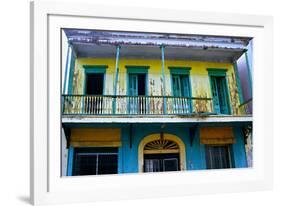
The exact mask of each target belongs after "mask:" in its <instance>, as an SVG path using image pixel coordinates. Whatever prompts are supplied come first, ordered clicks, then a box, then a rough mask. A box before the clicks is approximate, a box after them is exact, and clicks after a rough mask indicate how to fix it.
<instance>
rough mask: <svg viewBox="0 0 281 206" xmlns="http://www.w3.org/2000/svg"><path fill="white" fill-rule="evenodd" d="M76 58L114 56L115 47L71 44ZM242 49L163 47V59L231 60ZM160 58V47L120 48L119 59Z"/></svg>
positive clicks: (125, 46) (129, 46) (237, 55)
mask: <svg viewBox="0 0 281 206" xmlns="http://www.w3.org/2000/svg"><path fill="white" fill-rule="evenodd" d="M73 47H74V50H75V53H76V55H77V57H78V58H115V56H116V47H115V46H112V45H93V44H85V43H83V44H81V43H74V44H73ZM244 51H245V50H244V49H231V50H229V49H217V48H216V49H215V48H207V49H202V48H186V47H171V46H166V47H165V59H169V60H193V61H211V62H231V63H232V62H233V61H235V60H237V59H238V58H239V57H240V56H241V55H242V54H243V53H244ZM122 58H127V59H161V49H160V47H155V46H154V47H153V46H143V45H138V46H134V45H123V46H121V49H120V59H122Z"/></svg>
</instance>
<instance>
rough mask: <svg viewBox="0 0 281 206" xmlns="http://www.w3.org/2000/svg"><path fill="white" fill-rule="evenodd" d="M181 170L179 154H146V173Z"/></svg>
mask: <svg viewBox="0 0 281 206" xmlns="http://www.w3.org/2000/svg"><path fill="white" fill-rule="evenodd" d="M178 170H179V154H145V155H144V172H163V171H178Z"/></svg>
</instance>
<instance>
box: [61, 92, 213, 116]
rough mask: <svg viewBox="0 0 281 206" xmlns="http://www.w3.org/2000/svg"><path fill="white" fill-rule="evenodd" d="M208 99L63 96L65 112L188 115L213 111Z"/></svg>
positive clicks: (69, 113) (72, 113)
mask: <svg viewBox="0 0 281 206" xmlns="http://www.w3.org/2000/svg"><path fill="white" fill-rule="evenodd" d="M211 100H212V99H211V98H199V97H198V98H196V97H174V96H127V95H62V114H64V115H165V114H167V115H187V114H195V113H212V101H211Z"/></svg>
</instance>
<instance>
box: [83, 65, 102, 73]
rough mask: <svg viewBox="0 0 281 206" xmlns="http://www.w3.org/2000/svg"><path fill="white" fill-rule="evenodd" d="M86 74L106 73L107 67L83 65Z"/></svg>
mask: <svg viewBox="0 0 281 206" xmlns="http://www.w3.org/2000/svg"><path fill="white" fill-rule="evenodd" d="M83 68H84V69H85V73H105V72H106V69H107V68H108V66H107V65H83Z"/></svg>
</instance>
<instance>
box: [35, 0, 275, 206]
mask: <svg viewBox="0 0 281 206" xmlns="http://www.w3.org/2000/svg"><path fill="white" fill-rule="evenodd" d="M78 8H79V9H78ZM30 11H31V16H30V17H31V18H30V20H31V32H30V33H31V36H30V38H31V46H30V47H31V55H30V62H31V84H30V85H31V88H30V90H31V96H30V98H31V101H30V102H31V104H30V107H31V110H30V111H31V114H30V119H31V128H30V133H31V141H30V144H31V152H30V153H31V155H30V160H31V167H30V175H31V176H30V177H31V178H30V179H31V182H30V189H31V191H30V194H31V201H32V203H33V204H34V205H39V204H47V203H68V202H89V201H101V200H112V199H115V200H117V199H134V198H144V197H165V196H179V195H188V194H198V193H200V194H210V193H217V192H242V191H252V190H266V189H271V188H272V185H273V171H272V168H273V165H272V164H273V162H272V159H273V158H272V157H273V155H272V149H273V142H272V141H273V128H272V125H273V120H272V119H273V118H272V115H273V109H272V108H273V106H272V102H273V92H272V91H273V86H272V79H273V74H272V73H273V61H272V56H273V55H272V50H273V49H272V48H273V42H272V39H273V37H272V35H273V34H272V30H273V28H272V27H273V26H272V25H273V20H272V17H268V16H255V15H241V14H239V15H238V14H226V13H225V14H223V13H211V12H194V11H186V12H184V13H179V11H176V10H165V9H140V8H129V7H128V8H124V7H108V6H101V5H94V4H91V2H90V1H89V3H85V2H83V3H73V2H71V3H68V2H57V1H56V2H51V1H36V2H32V3H31V10H30ZM121 11H122V12H121ZM144 13H145V14H146V15H145V16H143V14H144ZM93 14H94V15H93ZM50 16H61V17H63V16H71V17H77V18H78V17H79V18H83V17H87V18H88V17H89V18H98V19H107V20H114V19H115V20H137V21H155V22H167V23H192V24H208V25H222V26H223V25H225V26H239V27H245V28H251V27H257V28H261V29H262V30H263V35H262V37H263V40H262V42H261V43H262V48H263V49H264V51H266V52H263V53H262V54H263V56H262V59H263V62H264V63H265V62H266V75H264V76H263V78H264V79H263V82H260V83H262V87H264V88H263V90H262V92H260V93H261V94H259V98H264V99H267V101H264V102H261V103H260V107H259V109H260V110H259V111H256V112H259V113H262V115H263V117H264V119H263V120H261V119H259V122H260V123H262V124H261V125H259V127H260V126H261V127H263V129H264V130H265V129H266V130H267V133H266V134H267V136H266V141H262V142H263V143H264V147H263V148H262V152H261V153H262V155H261V156H260V157H259V159H260V160H259V161H260V162H261V163H262V164H261V165H262V166H261V167H259V168H258V169H257V170H255V168H254V169H241V170H230V171H228V172H227V173H228V174H229V175H241V181H240V182H235V181H234V182H229V180H227V178H226V179H225V178H222V181H217V180H218V178H220V177H221V176H222V174H223V172H224V171H217V172H211V176H212V177H214V178H215V181H209V182H205V183H204V186H206V185H207V186H206V187H204V188H202V187H201V186H202V183H201V182H200V181H198V183H197V184H192V185H191V184H186V183H185V181H184V183H183V184H180V185H179V184H174V185H170V187H169V189H165V188H164V189H163V186H161V185H158V187H157V186H155V187H150V186H149V185H148V186H144V185H141V187H138V185H135V186H132V185H131V186H128V185H130V184H124V185H127V186H124V187H127V188H123V186H121V185H117V186H116V185H112V186H111V187H110V186H109V188H108V187H107V188H104V189H103V190H101V189H100V188H96V189H99V191H98V192H99V193H95V194H96V195H93V191H95V188H93V189H92V190H90V189H89V188H87V189H85V190H84V191H83V194H79V195H78V194H77V191H74V190H73V191H72V190H67V189H66V188H65V187H62V189H60V190H52V189H51V188H50V182H52V181H51V180H50V178H51V179H52V174H53V173H54V171H53V170H51V171H50V164H52V162H50V157H49V156H48V154H49V149H50V148H49V146H48V145H49V144H50V139H49V135H50V133H51V132H52V131H50V128H49V127H50V124H49V122H48V120H49V118H50V108H52V107H50V105H49V104H48V102H49V98H50V92H51V93H52V92H53V91H52V90H50V87H49V86H50V85H49V84H50V82H49V77H50V73H49V66H50V62H49V57H50V54H49V53H48V51H49V45H48V41H49V38H50V36H49V35H50V33H49V26H50V25H49V21H48V19H49V17H50ZM260 64H262V62H260ZM264 65H265V64H263V65H256V66H260V68H262V67H263V66H264ZM255 68H256V67H255ZM254 77H255V76H254ZM257 79H259V77H257ZM255 85H257V83H254V88H255ZM256 93H257V92H255V91H254V96H255V94H256ZM255 97H256V96H255ZM254 99H255V98H254ZM256 108H257V107H256ZM51 111H52V110H51ZM254 128H255V127H254ZM263 134H265V133H263ZM254 137H255V138H256V136H254ZM259 138H260V139H262V140H264V138H265V136H263V135H261V134H259ZM254 150H255V149H254ZM254 154H255V153H254ZM51 168H52V167H51ZM57 169H58V170H60V169H59V168H57ZM253 173H254V174H256V175H254V176H253ZM190 174H191V175H193V176H197V174H198V176H200V175H201V174H202V173H201V172H198V173H197V172H190ZM205 174H206V173H205ZM172 175H174V174H161V175H160V174H158V176H157V179H158V180H160V179H161V178H165V177H172ZM176 175H177V176H178V177H179V178H186V173H178V174H176ZM208 175H209V174H208ZM243 175H244V178H243V177H242V176H243ZM211 176H210V177H211ZM251 176H252V177H255V178H250V177H251ZM155 177H156V176H154V175H150V174H149V175H146V176H143V175H141V176H140V175H138V174H132V175H131V174H130V175H120V177H118V178H119V180H121V181H125V182H132V181H135V180H136V178H138V179H143V178H146V179H147V180H149V179H151V180H152V178H153V179H154V178H155ZM197 178H198V180H199V178H200V177H197ZM62 179H64V178H62ZM66 179H67V178H66ZM114 179H116V176H108V177H98V178H96V179H95V180H96V181H98V182H100V183H103V182H105V181H113V182H114V181H115V180H114ZM72 180H73V181H74V182H75V184H79V182H80V185H81V184H87V181H88V179H86V178H81V177H79V178H74V179H72ZM57 182H58V181H57ZM69 184H73V182H72V183H69ZM139 186H140V185H139ZM191 186H192V190H191V188H190V187H191ZM63 188H64V189H63ZM106 191H107V193H106ZM95 192H97V191H95ZM108 193H109V194H111V195H110V196H109V195H108Z"/></svg>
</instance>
